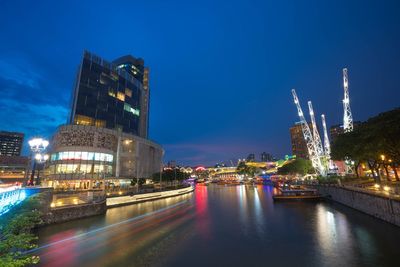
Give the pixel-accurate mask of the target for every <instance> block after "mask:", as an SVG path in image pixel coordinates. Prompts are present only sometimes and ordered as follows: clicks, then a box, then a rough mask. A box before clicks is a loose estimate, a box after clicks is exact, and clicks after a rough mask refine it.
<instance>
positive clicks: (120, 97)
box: [117, 92, 125, 101]
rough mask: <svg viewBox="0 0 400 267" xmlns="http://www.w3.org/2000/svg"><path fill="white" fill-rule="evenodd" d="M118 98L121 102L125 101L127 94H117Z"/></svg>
mask: <svg viewBox="0 0 400 267" xmlns="http://www.w3.org/2000/svg"><path fill="white" fill-rule="evenodd" d="M117 98H118V99H119V100H121V101H125V94H124V93H122V92H118V93H117Z"/></svg>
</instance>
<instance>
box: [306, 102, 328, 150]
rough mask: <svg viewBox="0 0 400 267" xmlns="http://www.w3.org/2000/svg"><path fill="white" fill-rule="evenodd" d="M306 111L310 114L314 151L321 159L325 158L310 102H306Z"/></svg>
mask: <svg viewBox="0 0 400 267" xmlns="http://www.w3.org/2000/svg"><path fill="white" fill-rule="evenodd" d="M308 110H309V112H310V118H311V125H312V135H313V138H314V143H315V149H316V150H317V154H318V156H319V157H320V158H321V157H324V156H325V153H324V148H323V146H322V142H321V137H320V136H319V132H318V127H317V123H316V122H315V116H314V109H313V106H312V103H311V101H308Z"/></svg>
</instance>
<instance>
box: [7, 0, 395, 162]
mask: <svg viewBox="0 0 400 267" xmlns="http://www.w3.org/2000/svg"><path fill="white" fill-rule="evenodd" d="M56 3H57V4H56ZM399 13H400V2H399V1H369V0H364V1H352V0H347V1H345V0H335V1H330V0H327V1H319V0H305V1H298V0H297V1H296V0H280V1H268V0H263V1H252V0H247V1H246V0H243V1H237V0H230V1H217V0H212V1H209V0H202V1H167V0H163V1H151V0H148V1H74V0H70V1H56V2H54V1H19V0H15V1H4V0H3V1H0V110H1V111H0V121H1V126H0V129H1V130H8V131H21V132H24V133H25V134H26V139H27V140H28V139H29V138H30V137H32V136H43V137H46V138H49V137H51V135H52V134H53V133H54V131H55V130H56V128H57V126H59V125H61V124H65V123H66V121H67V115H68V112H69V108H70V104H69V103H70V98H71V91H72V88H73V86H74V82H75V77H76V72H77V67H78V64H79V62H80V60H81V58H82V55H83V50H85V49H86V50H88V51H90V52H93V53H95V54H97V55H99V56H100V57H102V58H104V59H106V60H109V61H112V60H113V59H115V58H117V57H120V56H122V55H126V54H131V55H133V56H135V57H141V58H143V59H144V60H145V65H146V66H148V67H149V68H150V90H151V103H150V138H151V139H152V140H154V141H156V142H157V143H160V144H161V145H162V146H163V148H164V149H165V157H164V161H165V162H167V161H169V160H175V161H176V162H177V163H179V164H183V165H199V164H204V165H213V164H215V163H217V162H224V161H225V162H230V160H232V161H235V160H237V159H238V158H243V157H246V156H247V155H248V154H249V153H254V154H256V156H257V157H258V158H259V156H260V153H261V152H263V151H265V152H268V153H271V154H273V155H275V156H276V157H282V156H284V155H285V154H290V153H291V147H290V135H289V127H290V126H292V125H293V124H294V123H295V122H296V121H298V117H297V111H296V107H295V105H294V103H293V99H292V96H291V89H292V88H296V91H297V94H298V96H299V99H300V102H301V104H302V106H303V110H304V112H305V113H308V112H307V110H306V108H307V106H306V105H307V101H308V100H311V101H312V102H313V107H314V111H315V113H316V116H317V122H318V123H319V124H320V123H321V121H320V116H319V114H321V113H324V114H325V115H326V120H327V124H328V127H329V126H330V125H333V124H339V123H341V122H342V117H343V107H342V99H343V88H342V68H343V67H347V68H348V69H349V87H350V99H351V108H352V112H353V118H354V120H361V121H362V120H366V119H368V118H369V117H371V116H374V115H376V114H378V113H380V112H383V111H387V110H390V109H393V108H395V107H398V106H399V103H400V101H399V100H400V88H399V84H400V75H399V70H400V49H399V48H400V16H399V15H398V14H399ZM308 119H309V118H308ZM24 151H25V152H26V151H27V147H26V146H25V150H24Z"/></svg>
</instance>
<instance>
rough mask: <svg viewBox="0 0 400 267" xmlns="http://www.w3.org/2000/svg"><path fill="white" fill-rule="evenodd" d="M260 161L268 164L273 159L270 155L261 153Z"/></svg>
mask: <svg viewBox="0 0 400 267" xmlns="http://www.w3.org/2000/svg"><path fill="white" fill-rule="evenodd" d="M261 161H263V162H270V161H273V157H272V155H271V154H269V153H266V152H263V153H261Z"/></svg>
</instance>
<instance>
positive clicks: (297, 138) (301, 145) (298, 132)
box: [290, 122, 312, 159]
mask: <svg viewBox="0 0 400 267" xmlns="http://www.w3.org/2000/svg"><path fill="white" fill-rule="evenodd" d="M308 126H309V127H310V129H312V124H311V123H309V124H308ZM290 140H291V143H292V154H293V155H296V157H298V158H303V159H308V150H307V143H306V141H305V140H304V136H303V131H302V129H301V123H300V122H297V123H296V124H295V125H294V126H292V127H291V128H290Z"/></svg>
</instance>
